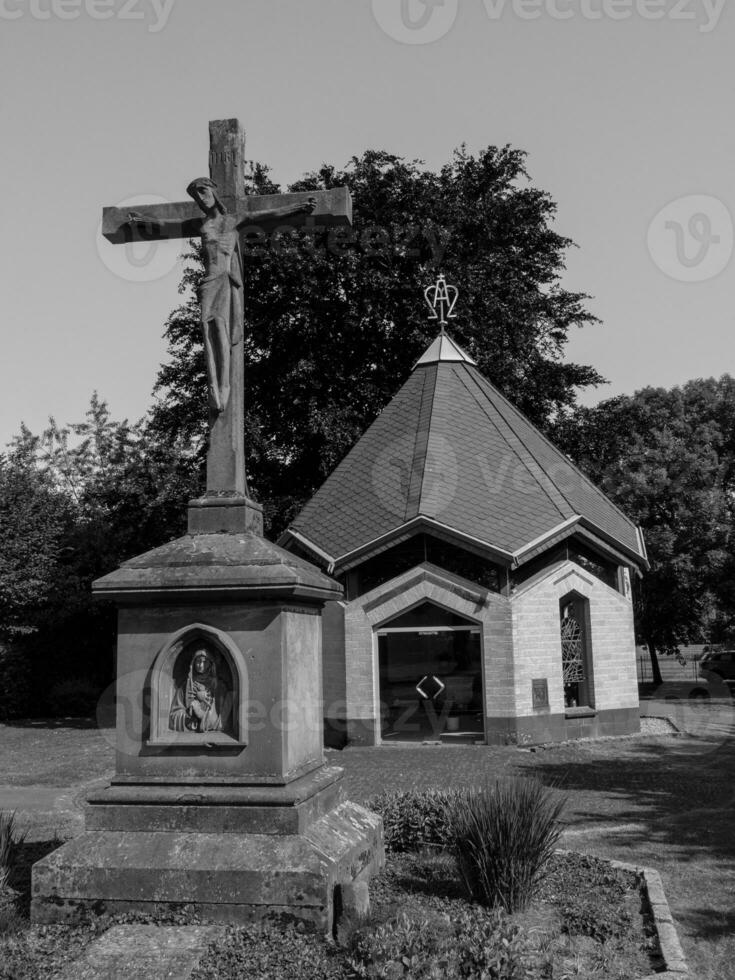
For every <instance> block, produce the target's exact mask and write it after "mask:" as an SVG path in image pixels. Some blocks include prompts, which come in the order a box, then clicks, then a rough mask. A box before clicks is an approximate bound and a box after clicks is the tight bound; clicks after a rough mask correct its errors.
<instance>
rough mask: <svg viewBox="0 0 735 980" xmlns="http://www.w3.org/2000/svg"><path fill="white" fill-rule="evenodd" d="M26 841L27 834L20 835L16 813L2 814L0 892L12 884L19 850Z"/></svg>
mask: <svg viewBox="0 0 735 980" xmlns="http://www.w3.org/2000/svg"><path fill="white" fill-rule="evenodd" d="M25 839H26V834H25V832H24V833H22V834H19V833H18V831H17V828H16V824H15V813H7V812H6V813H3V812H0V892H1V891H3V890H4V889H5V888H7V886H8V885H9V883H10V875H11V874H12V871H13V868H14V866H15V863H16V859H17V856H18V851H19V849H20V848H21V847H22V846H23V842H24V841H25Z"/></svg>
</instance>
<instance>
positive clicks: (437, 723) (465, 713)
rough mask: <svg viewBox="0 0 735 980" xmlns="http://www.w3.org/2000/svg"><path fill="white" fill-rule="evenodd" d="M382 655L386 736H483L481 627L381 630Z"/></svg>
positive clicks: (399, 738) (460, 739)
mask: <svg viewBox="0 0 735 980" xmlns="http://www.w3.org/2000/svg"><path fill="white" fill-rule="evenodd" d="M378 657H379V669H380V708H381V735H382V738H383V740H384V741H386V742H390V741H420V742H423V741H439V740H441V741H446V742H449V741H453V742H463V741H464V742H476V741H478V740H480V739H481V738H482V735H483V732H484V713H483V688H482V657H481V644H480V631H479V628H476V627H456V626H454V627H439V628H436V629H420V630H417V629H410V628H403V629H400V628H399V629H383V630H379V631H378Z"/></svg>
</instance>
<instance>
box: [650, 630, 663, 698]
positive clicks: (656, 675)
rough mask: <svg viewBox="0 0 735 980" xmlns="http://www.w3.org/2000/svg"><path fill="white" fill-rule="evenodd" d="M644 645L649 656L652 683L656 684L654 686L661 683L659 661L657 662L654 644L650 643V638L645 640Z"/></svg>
mask: <svg viewBox="0 0 735 980" xmlns="http://www.w3.org/2000/svg"><path fill="white" fill-rule="evenodd" d="M646 646H647V647H648V654H649V656H650V658H651V672H652V673H653V683H654V684H655V685H656V687H658V686H659V685H661V684H663V682H664V679H663V677H662V676H661V668H660V667H659V663H658V654H657V653H656V645H655V644H654V643H652V642H651V641H650V640H648V641H647V642H646Z"/></svg>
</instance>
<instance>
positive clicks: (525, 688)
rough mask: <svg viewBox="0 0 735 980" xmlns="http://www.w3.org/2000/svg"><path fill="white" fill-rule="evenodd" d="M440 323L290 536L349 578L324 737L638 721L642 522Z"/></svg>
mask: <svg viewBox="0 0 735 980" xmlns="http://www.w3.org/2000/svg"><path fill="white" fill-rule="evenodd" d="M442 285H443V284H442ZM445 324H446V320H444V321H443V322H442V328H441V332H440V334H439V335H438V336H437V337H436V339H435V340H434V342H433V343H432V344H431V345H430V346H429V348H428V349H427V350H426V351H425V353H424V354H423V355H422V356H421V357H420V358H419V360H418V361H417V362H416V364H415V366H414V368H413V371H412V373H411V375H410V376H409V377H408V379H407V380H406V382H405V384H404V385H403V387H402V388H401V389H400V390H399V391H398V393H397V394H396V395H395V397H394V398H393V399H392V401H391V402H389V404H388V405H387V406H386V407H385V408H384V409H383V411H382V412H381V413H380V415H379V416H378V417H377V418H376V419H375V421H374V422H373V423H372V425H371V426H370V427H369V428H368V429H367V431H366V432H365V433H364V434H363V435H362V437H361V438H360V439H359V440H358V441H357V443H356V444H355V445H354V446H353V448H352V449H351V451H350V452H349V453H348V454H347V456H346V457H345V458H344V459H343V461H342V462H341V463H340V464H339V465H338V466H337V468H336V469H335V470H334V472H333V473H332V474H331V475H330V476H329V478H328V479H327V480H326V482H325V483H324V484H323V485H322V487H321V488H320V489H319V490H318V491H317V493H316V494H315V495H314V497H313V498H312V499H311V500H310V501H309V502H308V503H307V505H306V506H305V507H304V509H303V510H302V511H301V513H300V514H299V515H298V516H297V517H296V518H295V520H294V521H293V522H292V524H291V525H290V526H289V528H288V529H287V530H286V531H285V532H284V534H283V535H282V537H281V539H280V540H279V544H280V545H282V546H283V547H285V548H287V549H288V550H290V551H292V552H294V553H296V554H298V555H300V556H302V557H304V558H308V559H309V560H310V561H312V562H314V563H315V564H317V565H319V566H320V567H321V568H322V569H323V570H324V571H325V572H327V573H328V574H329V575H330V576H332V577H334V578H336V579H337V580H338V581H339V582H340V583H341V584H342V586H343V589H344V596H343V598H342V599H339V600H335V601H330V602H328V603H327V605H326V608H325V611H324V616H323V697H324V720H325V733H326V741H327V744H329V745H333V746H340V745H345V744H355V745H378V744H390V743H396V742H406V741H419V742H425V741H429V742H437V741H440V742H443V743H467V742H481V743H486V744H519V745H526V744H534V743H542V742H550V741H558V740H563V739H570V738H579V737H583V736H598V735H622V734H629V733H633V732H637V731H639V728H640V724H639V704H638V686H637V676H636V660H635V656H636V654H635V638H634V630H633V605H632V591H631V583H632V580H633V579H635V578H636V577H637V576H639V575H641V574H642V573H643V572H644V571H645V570H646V569H647V568H648V562H647V559H646V549H645V544H644V541H643V536H642V532H641V530H640V528H638V527H636V525H635V524H634V523H633V522H632V521H631V520H630V519H629V518H628V517H626V515H625V514H623V513H622V512H621V511H620V510H619V509H618V508H617V507H616V506H615V505H614V504H613V503H612V502H611V501H610V500H609V498H608V497H606V495H605V494H604V493H603V492H602V491H601V490H600V489H598V488H597V487H596V486H595V485H594V484H593V483H592V482H591V481H590V480H589V479H588V478H587V477H586V476H584V474H583V473H582V472H581V471H580V470H579V469H577V467H576V466H575V465H574V464H573V463H572V461H571V460H570V459H569V458H568V457H567V456H566V455H564V453H562V452H561V451H560V450H559V449H557V448H556V447H555V446H554V445H552V443H551V442H549V440H548V439H547V438H546V437H545V436H544V435H542V434H541V432H540V431H539V430H538V429H537V428H536V427H535V426H534V425H532V424H531V422H530V421H529V420H528V419H527V418H526V417H525V416H524V415H523V414H522V413H521V412H520V411H519V410H518V409H517V408H516V407H515V406H514V405H512V404H511V403H510V402H509V401H508V400H507V399H506V398H505V397H504V396H503V395H502V394H501V393H500V392H499V391H498V389H497V388H495V387H494V386H493V385H492V384H491V383H490V382H489V381H488V380H487V378H485V377H484V376H483V375H482V374H481V373H480V372H479V370H478V369H477V366H476V362H475V361H474V360H473V358H472V357H471V356H470V355H469V354H468V353H466V352H465V351H464V350H463V349H462V348H461V347H459V345H458V344H456V343H455V342H454V341H453V340H452V338H451V337H450V336H449V334H448V333H447V332H446V331H445Z"/></svg>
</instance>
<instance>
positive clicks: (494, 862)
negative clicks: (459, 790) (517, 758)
mask: <svg viewBox="0 0 735 980" xmlns="http://www.w3.org/2000/svg"><path fill="white" fill-rule="evenodd" d="M563 808H564V800H563V799H556V798H555V796H554V794H553V792H552V791H551V790H548V789H546V788H545V787H543V786H542V785H541V784H540V783H539V782H538V781H536V780H533V779H524V778H514V779H505V780H496V782H495V783H493V784H488V785H487V786H485V787H483V788H479V789H472V790H468V791H466V792H465V793H463V794H462V795H460V796H458V797H457V799H456V800H455V801H454V802H453V804H452V806H451V808H450V810H449V819H450V823H451V833H452V838H453V849H454V854H455V857H456V859H457V867H458V870H459V874H460V877H461V878H462V881H463V882H464V884H465V887H466V888H467V890H468V892H469V894H470V896H471V897H472V898H473V899H474V900H475V901H478V902H481V903H483V904H484V905H488V906H490V907H495V906H501V907H502V908H504V909H505V910H506V911H507V912H516V911H523V910H524V909H525V908H526V907H527V905H528V903H529V902H530V900H531V898H532V897H533V893H534V890H535V887H536V885H537V883H538V882H539V881H540V879H541V878H542V877H543V873H544V868H545V865H546V863H547V861H548V860H549V858H550V857H551V855H552V854H553V852H554V848H555V846H556V843H557V841H558V839H559V835H560V833H561V826H560V824H559V817H560V815H561V812H562V810H563Z"/></svg>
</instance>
